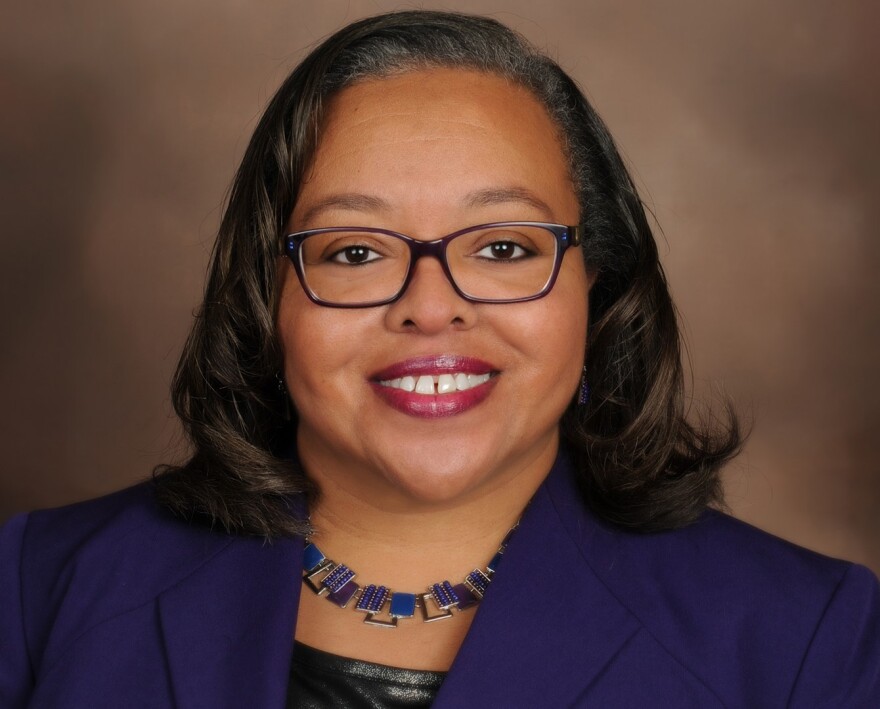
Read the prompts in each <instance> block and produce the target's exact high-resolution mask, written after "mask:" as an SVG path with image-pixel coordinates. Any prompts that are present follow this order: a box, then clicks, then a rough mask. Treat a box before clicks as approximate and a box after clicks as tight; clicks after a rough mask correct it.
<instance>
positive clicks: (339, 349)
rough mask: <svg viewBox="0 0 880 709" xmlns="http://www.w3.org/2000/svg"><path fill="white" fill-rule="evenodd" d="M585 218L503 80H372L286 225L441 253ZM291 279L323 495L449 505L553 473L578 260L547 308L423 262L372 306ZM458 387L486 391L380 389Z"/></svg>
mask: <svg viewBox="0 0 880 709" xmlns="http://www.w3.org/2000/svg"><path fill="white" fill-rule="evenodd" d="M578 216H579V208H578V202H577V198H576V196H575V193H574V189H573V186H572V184H571V181H570V178H569V172H568V167H567V163H566V159H565V156H564V154H563V151H562V148H561V146H560V144H559V141H558V138H557V130H556V127H555V125H554V124H553V123H552V121H551V120H550V118H549V116H548V115H547V113H546V111H545V110H544V108H543V107H542V106H541V105H540V104H539V103H538V102H537V100H535V99H534V98H533V97H532V96H531V94H530V93H529V92H528V91H526V90H524V89H522V88H520V87H518V86H514V85H512V84H510V83H509V82H508V81H506V80H504V79H501V78H499V77H496V76H494V75H490V74H484V73H478V72H472V71H463V70H447V69H437V70H430V71H418V72H411V73H406V74H403V75H400V76H395V77H392V78H386V79H381V80H370V81H364V82H361V83H358V84H355V85H353V86H351V87H349V88H347V89H344V90H343V91H341V92H340V93H338V94H337V95H336V96H335V97H334V98H333V99H332V100H331V102H330V103H329V106H328V111H327V114H326V118H325V121H324V123H323V125H322V127H321V137H320V141H319V144H318V146H317V151H316V154H315V157H314V160H313V162H312V164H311V166H310V169H309V170H308V171H307V174H306V176H305V180H304V182H303V184H302V188H301V191H300V195H299V198H298V201H297V204H296V208H295V209H294V211H293V214H292V215H291V216H290V220H289V222H288V224H287V229H288V231H300V230H304V229H311V228H317V227H331V226H365V227H376V228H384V229H390V230H394V231H397V232H402V233H404V234H408V235H410V236H412V237H414V238H416V239H421V240H433V239H437V238H439V237H441V236H445V235H446V234H449V233H451V232H453V231H456V230H459V229H462V228H465V227H468V226H472V225H476V224H483V223H488V222H495V221H542V222H555V223H560V224H576V223H577V221H578ZM281 268H282V279H283V290H282V295H281V301H280V305H279V311H278V330H279V333H280V337H281V341H282V345H283V349H284V353H285V355H284V356H285V379H286V382H287V387H288V390H289V392H290V395H291V397H292V399H293V402H294V405H295V406H296V410H297V413H298V417H299V430H298V435H297V440H298V450H299V454H300V458H301V460H302V462H303V464H304V466H305V468H306V470H307V471H308V473H309V474H310V475H311V476H312V477H313V478H314V479H315V480H316V481H317V482H318V484H319V485H320V486H321V487H322V488H324V489H325V491H326V490H327V487H328V486H335V487H336V488H340V489H344V490H346V491H347V492H348V493H349V494H351V495H354V496H356V497H357V498H358V499H361V500H364V501H366V502H371V501H375V503H376V504H380V505H382V506H385V507H389V506H390V507H393V506H395V505H396V506H403V505H410V506H411V505H412V504H413V503H419V502H421V503H428V504H437V503H442V504H446V503H454V502H455V501H456V500H458V499H461V498H462V497H463V496H467V495H476V494H480V493H481V492H489V491H491V490H493V489H496V488H497V487H498V486H499V485H504V484H508V483H511V482H514V481H515V480H516V478H517V476H518V475H522V474H524V473H525V472H527V471H529V470H535V469H539V470H541V471H542V472H546V470H547V469H548V467H549V465H550V464H551V463H552V461H553V459H554V457H555V453H556V449H557V446H558V422H559V419H560V417H561V416H562V413H563V411H564V410H565V408H566V406H567V405H568V403H569V402H570V400H571V398H572V396H573V394H574V392H575V389H576V388H577V385H578V381H579V377H580V373H581V367H582V364H583V356H584V341H585V336H586V328H587V294H588V290H589V280H588V277H587V274H586V273H585V269H584V266H583V261H582V258H581V254H580V252H579V250H578V249H569V250H568V251H567V252H566V254H565V257H564V259H563V262H562V265H561V269H560V273H559V277H558V279H557V281H556V284H555V286H554V288H553V290H552V291H551V292H550V293H549V294H548V295H547V296H546V297H544V298H542V299H539V300H535V301H530V302H523V303H508V304H481V303H471V302H467V301H465V300H463V299H462V298H461V297H459V296H458V295H457V294H456V292H455V291H454V290H453V288H452V286H451V285H450V283H449V281H448V280H447V279H446V276H445V275H444V273H443V270H442V268H441V266H440V264H439V263H438V262H437V261H436V260H435V259H433V258H431V257H426V258H422V259H420V260H419V261H418V262H417V263H416V266H415V272H414V274H413V279H412V281H411V282H410V284H409V287H408V288H407V290H406V292H405V293H404V294H403V296H402V297H401V298H400V299H399V300H397V301H396V302H394V303H391V304H389V305H383V306H378V307H370V308H363V309H340V308H330V307H325V306H320V305H316V304H315V303H313V302H311V301H310V300H309V299H308V298H307V297H306V295H305V293H304V292H303V290H302V287H301V286H300V283H299V281H298V279H297V276H296V273H295V271H294V269H293V267H292V265H291V264H290V262H289V261H288V260H286V259H285V260H284V261H283V264H282V266H281ZM459 374H463V375H468V374H470V375H472V380H471V382H472V383H475V384H476V386H473V387H472V388H470V389H467V390H462V391H458V390H456V391H455V392H453V393H451V394H433V393H432V394H420V393H418V392H417V391H414V392H406V391H405V389H400V388H393V387H389V386H388V384H389V382H390V380H394V379H400V378H402V377H405V376H412V377H413V379H414V380H416V381H418V380H419V378H420V377H426V376H434V377H439V376H440V375H449V377H450V378H451V380H452V381H453V382H455V381H456V380H457V379H458V380H459V381H461V379H460V377H457V375H459ZM487 375H488V377H487ZM487 378H488V381H485V383H482V384H480V383H479V382H481V381H483V380H484V379H487ZM426 381H427V380H426ZM444 381H445V382H446V383H449V381H450V379H446V380H444ZM444 397H450V398H444Z"/></svg>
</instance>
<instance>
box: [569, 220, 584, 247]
mask: <svg viewBox="0 0 880 709" xmlns="http://www.w3.org/2000/svg"><path fill="white" fill-rule="evenodd" d="M583 240H584V232H583V227H582V226H581V225H580V224H575V225H573V226H570V227H568V242H569V244H571V245H572V246H580V245H581V242H582V241H583Z"/></svg>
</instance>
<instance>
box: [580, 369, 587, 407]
mask: <svg viewBox="0 0 880 709" xmlns="http://www.w3.org/2000/svg"><path fill="white" fill-rule="evenodd" d="M588 403H590V385H589V384H588V383H587V366H586V365H584V373H583V374H582V375H581V385H580V387H579V388H578V406H586V405H587V404H588Z"/></svg>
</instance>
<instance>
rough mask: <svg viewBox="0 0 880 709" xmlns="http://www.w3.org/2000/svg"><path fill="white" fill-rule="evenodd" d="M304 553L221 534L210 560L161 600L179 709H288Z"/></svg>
mask: <svg viewBox="0 0 880 709" xmlns="http://www.w3.org/2000/svg"><path fill="white" fill-rule="evenodd" d="M302 548H303V544H302V540H301V539H283V540H279V541H275V542H274V543H272V544H266V543H264V542H263V541H262V540H260V539H251V538H237V539H231V538H229V537H223V536H219V535H218V536H217V542H216V544H215V547H214V549H213V550H211V554H210V558H206V559H205V560H204V562H203V563H202V564H201V565H200V567H199V568H197V569H195V570H194V571H193V573H191V574H190V575H189V576H188V577H187V578H185V579H184V580H182V581H181V582H179V583H178V584H177V585H175V586H174V587H172V588H170V589H168V590H167V591H165V592H164V593H162V594H161V595H160V596H159V621H160V625H161V631H162V636H163V639H164V642H165V651H166V656H167V658H168V670H169V673H170V676H171V685H172V691H173V694H174V696H175V700H176V704H177V706H179V707H181V708H182V709H187V708H195V707H207V706H210V707H244V706H253V707H283V706H284V703H285V700H286V694H287V682H288V677H289V673H290V659H291V652H292V646H293V634H294V625H295V622H296V609H297V607H298V605H299V592H300V586H301V583H300V566H301V565H302V561H301V560H302Z"/></svg>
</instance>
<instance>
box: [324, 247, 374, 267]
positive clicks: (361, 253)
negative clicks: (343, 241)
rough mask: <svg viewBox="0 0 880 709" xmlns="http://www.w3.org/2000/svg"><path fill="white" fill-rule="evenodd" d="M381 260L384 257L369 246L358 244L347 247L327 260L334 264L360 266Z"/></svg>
mask: <svg viewBox="0 0 880 709" xmlns="http://www.w3.org/2000/svg"><path fill="white" fill-rule="evenodd" d="M380 258H382V256H381V255H380V254H378V253H377V252H375V251H373V249H371V248H369V247H368V246H362V245H357V244H356V245H352V246H346V247H345V248H344V249H339V251H336V252H335V253H333V254H330V257H329V258H328V259H327V260H328V261H331V262H332V263H341V264H346V265H349V266H359V265H360V264H362V263H369V262H370V261H376V260H377V259H380Z"/></svg>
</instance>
